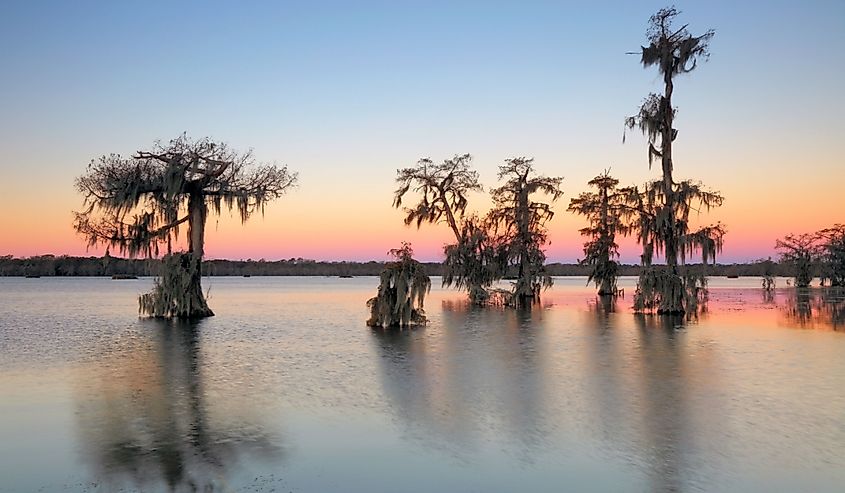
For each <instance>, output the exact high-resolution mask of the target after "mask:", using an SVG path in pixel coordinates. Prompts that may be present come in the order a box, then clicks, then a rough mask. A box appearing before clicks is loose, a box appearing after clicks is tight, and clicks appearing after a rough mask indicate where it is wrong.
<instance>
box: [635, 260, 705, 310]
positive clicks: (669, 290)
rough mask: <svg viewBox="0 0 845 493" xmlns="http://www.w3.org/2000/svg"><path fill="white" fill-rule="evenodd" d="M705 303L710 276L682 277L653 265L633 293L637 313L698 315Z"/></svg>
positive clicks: (643, 272) (688, 274)
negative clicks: (708, 277)
mask: <svg viewBox="0 0 845 493" xmlns="http://www.w3.org/2000/svg"><path fill="white" fill-rule="evenodd" d="M706 301H707V277H706V276H704V275H703V274H697V273H687V274H686V275H684V276H681V275H679V274H678V273H677V272H676V271H675V270H674V269H672V268H671V267H667V266H651V267H648V268H645V269H644V270H643V271H642V273H641V274H640V279H639V282H638V283H637V291H636V293H635V294H634V311H635V312H654V311H656V312H657V313H658V314H661V315H664V314H665V315H683V314H684V313H686V314H695V313H697V312H698V309H699V307H700V306H703V304H704V303H705V302H706Z"/></svg>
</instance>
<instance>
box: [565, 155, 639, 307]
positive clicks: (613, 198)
mask: <svg viewBox="0 0 845 493" xmlns="http://www.w3.org/2000/svg"><path fill="white" fill-rule="evenodd" d="M588 185H590V186H591V187H592V188H594V189H595V191H590V192H582V193H581V195H579V196H578V197H575V198H573V199H572V200H570V202H569V211H570V212H573V213H575V214H580V215H582V216H584V217H586V218H587V220H588V221H589V225H588V226H587V227H585V228H582V229H581V230H580V232H581V235H582V236H586V237H587V238H589V240H588V241H587V242H586V243H584V258H583V259H582V260H581V261H580V263H581V264H584V265H589V266H590V267H591V270H590V274H589V277H588V278H587V283H588V284H589V283H590V282H593V283H595V285H596V287H597V288H598V294H599V295H601V296H606V295H616V292H617V290H616V278H617V277H618V270H619V264H618V263H617V262H616V259H617V258H618V257H619V245H618V244H617V243H616V235H617V234H620V235H625V234H627V232H628V229H629V228H628V225H627V222H626V221H625V218H626V217H627V216H628V215H629V213H628V211H629V209H628V207H627V201H626V199H627V196H626V194H625V193H624V192H623V191H621V190H619V189H618V188H617V185H619V180H617V179H616V178H613V177H612V176H610V171H609V170H605V172H604V173H602V174H601V175H599V176H596V177H595V178H593V179H592V180H590V181H589V182H588Z"/></svg>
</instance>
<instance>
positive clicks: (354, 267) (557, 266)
mask: <svg viewBox="0 0 845 493" xmlns="http://www.w3.org/2000/svg"><path fill="white" fill-rule="evenodd" d="M203 263H204V267H203V271H204V272H203V275H204V276H220V277H227V276H229V277H236V276H324V277H325V276H332V277H335V276H337V277H349V276H352V277H355V276H378V275H380V274H381V273H382V271H383V270H384V268H385V266H386V265H387V264H388V263H390V262H389V261H375V260H371V261H368V262H355V261H317V260H310V259H304V258H291V259H287V260H264V259H259V260H251V259H248V260H227V259H216V260H215V259H209V260H205V261H204V262H203ZM421 264H422V265H423V267H424V268H425V271H426V273H428V275H430V276H442V275H443V274H444V272H445V266H444V264H443V263H441V262H421ZM683 267H684V268H686V269H690V270H691V271H696V270H699V269H701V268H702V265H701V264H686V265H685V266H683ZM160 269H161V259H137V258H136V259H133V258H121V257H112V256H102V257H93V256H89V257H75V256H70V255H59V256H57V255H49V254H48V255H39V256H33V257H22V258H18V257H13V256H11V255H5V256H0V277H25V276H41V277H112V276H158V275H159V274H160ZM591 269H592V267H591V266H590V265H581V264H564V263H558V262H552V263H547V264H546V271H547V272H548V274H549V275H551V276H555V277H567V276H570V277H580V276H589V274H590V272H591ZM642 269H643V267H642V266H641V265H636V264H619V270H618V275H620V276H639V275H640V272H641V271H642ZM767 269H771V272H769V273H770V274H771V275H774V276H775V277H792V276H793V275H794V267H793V266H792V265H790V264H787V263H784V262H782V263H777V262H772V265H771V267H766V266H765V265H763V264H762V263H759V262H753V263H735V264H715V265H713V264H708V265H707V275H709V276H713V277H733V276H739V277H763V276H765V275H766V274H767ZM514 274H515V273H514ZM508 277H510V276H508Z"/></svg>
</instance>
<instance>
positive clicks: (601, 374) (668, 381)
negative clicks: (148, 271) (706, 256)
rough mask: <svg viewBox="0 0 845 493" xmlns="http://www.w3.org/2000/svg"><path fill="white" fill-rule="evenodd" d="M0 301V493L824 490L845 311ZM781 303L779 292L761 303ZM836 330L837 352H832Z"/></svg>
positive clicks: (129, 291) (824, 307)
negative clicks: (410, 325) (390, 320)
mask: <svg viewBox="0 0 845 493" xmlns="http://www.w3.org/2000/svg"><path fill="white" fill-rule="evenodd" d="M204 283H205V288H207V289H208V288H210V299H209V304H210V305H211V307H212V308H213V309H214V311H215V312H216V313H217V316H216V317H213V318H210V319H207V320H204V321H201V322H199V323H196V324H193V325H184V326H178V325H175V324H170V323H166V322H162V321H156V320H147V319H139V318H138V317H137V312H136V310H137V301H136V296H137V294H138V293H140V292H144V291H147V290H148V289H149V288H150V286H151V284H152V281H151V280H150V279H140V280H135V281H113V280H111V279H102V278H68V279H61V278H41V279H22V278H0V491H4V492H5V491H10V492H11V491H14V492H17V491H107V492H111V491H170V490H176V491H193V490H195V489H197V490H200V491H212V490H213V491H278V492H288V491H293V492H331V491H343V492H356V491H361V492H395V491H411V492H432V491H435V492H445V491H479V492H491V491H532V492H533V491H538V492H540V491H555V492H558V491H609V492H616V491H643V492H646V491H765V492H771V491H819V492H820V491H843V490H845V331H843V330H842V329H845V305H843V302H842V298H841V297H840V298H836V297H833V298H831V297H830V296H828V295H827V294H826V292H825V291H822V290H819V289H814V290H812V291H811V292H809V293H803V294H796V291H795V289H792V288H786V287H784V288H782V289H779V290H778V291H777V293H776V295H775V296H774V298H773V299H767V298H766V297H765V296H764V295H763V293H762V290H760V289H759V285H760V284H759V280H757V279H738V280H726V279H714V280H713V281H712V283H711V286H712V289H711V297H710V298H711V301H710V303H709V305H708V311H707V313H705V314H702V315H701V316H700V317H699V318H698V320H696V321H692V322H684V321H683V320H678V319H672V318H662V317H654V316H635V315H633V314H631V313H630V310H629V307H630V303H631V302H630V294H631V293H632V292H633V284H634V280H633V279H623V280H622V282H621V285H623V286H625V287H626V288H627V289H626V290H627V291H628V292H629V297H628V298H627V299H625V300H620V301H619V303H618V304H617V306H616V307H609V306H605V305H603V304H602V303H600V302H598V303H597V302H596V298H595V296H594V295H593V291H592V290H591V289H590V288H585V287H584V279H578V278H559V279H556V284H555V287H554V288H553V289H552V290H550V291H548V292H546V294H545V296H544V298H543V306H542V307H541V308H535V309H534V310H533V311H532V312H530V313H518V312H516V311H513V310H505V309H474V308H469V307H467V306H466V304H465V303H464V302H463V295H462V294H460V293H457V292H454V291H449V290H441V289H439V288H438V286H439V279H437V278H435V279H433V284H434V286H435V287H434V289H433V291H432V293H431V295H430V297H429V298H428V299H427V302H426V309H427V313H428V316H429V318H430V319H431V322H430V324H429V325H428V326H426V327H425V328H420V329H415V330H411V331H403V332H395V331H374V330H371V329H369V328H367V327H366V326H365V325H364V320H365V319H366V318H367V315H368V314H367V309H366V307H365V306H364V302H365V301H366V299H367V298H369V297H370V296H371V295H372V294H373V293H374V292H375V288H376V286H377V279H376V278H368V277H362V278H354V279H337V278H331V279H330V278H279V277H276V278H261V277H252V278H249V279H244V278H211V279H206V280H205V281H204ZM778 284H779V286H785V283H784V282H783V280H779V283H778ZM836 329H840V330H839V331H838V330H836Z"/></svg>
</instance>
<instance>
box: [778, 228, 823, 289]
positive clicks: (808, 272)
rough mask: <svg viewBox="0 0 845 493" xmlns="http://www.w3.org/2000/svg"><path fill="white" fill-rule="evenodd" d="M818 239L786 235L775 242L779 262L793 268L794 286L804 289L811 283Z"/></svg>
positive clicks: (811, 235)
mask: <svg viewBox="0 0 845 493" xmlns="http://www.w3.org/2000/svg"><path fill="white" fill-rule="evenodd" d="M817 239H818V237H817V236H816V235H814V234H810V233H804V234H801V235H792V234H788V235H786V236H784V237H783V238H781V239H779V240H777V241H776V242H775V249H776V250H778V253H779V254H780V261H781V262H785V263H787V264H790V265H791V266H792V268H793V273H794V274H793V275H794V277H795V286H796V287H799V288H806V287H807V286H809V285H810V283H811V282H812V281H813V277H814V276H813V266H814V264H815V261H816V259H817V257H818V253H819V247H818V244H817Z"/></svg>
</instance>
